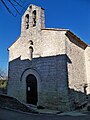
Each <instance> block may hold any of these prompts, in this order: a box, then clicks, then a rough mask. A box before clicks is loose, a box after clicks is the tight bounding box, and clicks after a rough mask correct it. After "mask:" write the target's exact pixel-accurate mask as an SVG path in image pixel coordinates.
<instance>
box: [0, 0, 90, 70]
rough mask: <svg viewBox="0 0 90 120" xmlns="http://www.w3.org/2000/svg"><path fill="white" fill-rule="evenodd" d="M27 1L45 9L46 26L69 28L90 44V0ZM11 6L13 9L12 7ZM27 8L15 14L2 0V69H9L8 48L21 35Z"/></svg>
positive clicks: (0, 60)
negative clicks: (10, 11)
mask: <svg viewBox="0 0 90 120" xmlns="http://www.w3.org/2000/svg"><path fill="white" fill-rule="evenodd" d="M4 1H7V0H4ZM12 1H13V0H12ZM18 1H19V0H18ZM22 1H24V0H22ZM25 1H26V2H27V1H28V2H29V3H30V4H35V5H37V6H41V7H42V8H44V9H45V27H46V28H64V29H69V30H70V31H72V32H73V33H74V34H76V35H77V36H78V37H79V38H81V40H83V41H84V42H86V43H87V44H89V45H90V0H25ZM28 5H29V4H28ZM9 7H10V9H11V10H12V11H13V9H12V7H11V6H9ZM25 10H26V9H24V11H23V12H22V13H21V14H20V15H19V14H17V16H13V15H11V14H10V13H9V12H8V11H7V10H6V8H5V7H4V6H3V4H2V3H1V1H0V68H2V69H5V70H8V58H9V55H8V50H7V49H8V47H9V46H10V45H11V44H12V43H13V42H14V41H15V40H16V39H17V38H18V37H19V35H20V32H21V17H22V15H23V13H24V12H25Z"/></svg>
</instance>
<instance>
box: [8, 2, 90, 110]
mask: <svg viewBox="0 0 90 120" xmlns="http://www.w3.org/2000/svg"><path fill="white" fill-rule="evenodd" d="M8 50H9V70H8V71H9V72H8V73H9V78H8V79H9V81H8V95H10V96H13V97H16V98H17V99H19V100H20V101H22V102H24V103H28V104H33V105H37V106H43V107H45V108H48V109H56V110H62V111H67V110H73V109H75V105H76V104H77V102H79V103H82V102H83V101H85V99H86V97H87V95H88V94H90V46H89V45H87V44H86V43H85V42H84V41H82V40H81V39H80V38H79V37H77V36H76V35H75V34H74V33H72V32H71V31H70V30H67V29H56V28H45V17H44V9H43V8H41V7H38V6H35V5H32V4H31V5H30V6H29V7H28V9H27V10H26V12H25V13H24V15H23V16H22V23H21V34H20V36H19V38H18V39H17V40H16V41H15V42H14V43H13V44H12V45H11V46H10V47H9V48H8Z"/></svg>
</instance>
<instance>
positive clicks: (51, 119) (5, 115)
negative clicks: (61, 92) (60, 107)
mask: <svg viewBox="0 0 90 120" xmlns="http://www.w3.org/2000/svg"><path fill="white" fill-rule="evenodd" d="M0 120H90V113H89V114H87V115H84V116H65V115H64V116H61V115H47V114H30V113H22V112H16V111H11V110H7V109H2V108H0Z"/></svg>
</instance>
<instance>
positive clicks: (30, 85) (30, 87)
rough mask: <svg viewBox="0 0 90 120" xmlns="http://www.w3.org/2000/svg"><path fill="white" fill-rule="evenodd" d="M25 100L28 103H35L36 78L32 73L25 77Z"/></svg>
mask: <svg viewBox="0 0 90 120" xmlns="http://www.w3.org/2000/svg"><path fill="white" fill-rule="evenodd" d="M26 101H27V103H29V104H33V105H36V104H37V79H36V77H35V76H34V75H33V74H29V75H28V76H27V77H26Z"/></svg>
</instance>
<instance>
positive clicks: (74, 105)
mask: <svg viewBox="0 0 90 120" xmlns="http://www.w3.org/2000/svg"><path fill="white" fill-rule="evenodd" d="M69 100H70V108H71V110H81V109H83V108H85V107H86V109H87V107H88V105H89V106H90V94H89V95H87V94H86V93H83V92H81V91H75V90H74V89H70V88H69Z"/></svg>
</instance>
